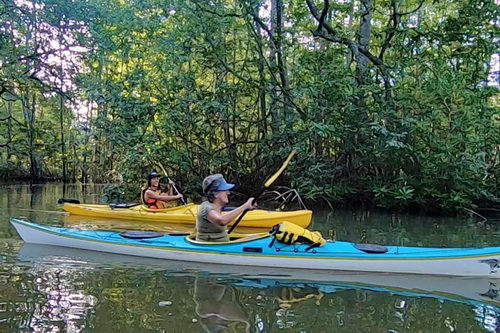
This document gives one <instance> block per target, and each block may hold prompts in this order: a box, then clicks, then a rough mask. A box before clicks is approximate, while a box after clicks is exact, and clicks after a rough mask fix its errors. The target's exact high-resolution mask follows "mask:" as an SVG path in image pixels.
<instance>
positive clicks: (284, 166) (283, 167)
mask: <svg viewBox="0 0 500 333" xmlns="http://www.w3.org/2000/svg"><path fill="white" fill-rule="evenodd" d="M296 153H297V151H296V150H292V152H291V153H290V155H288V157H287V159H286V160H285V163H283V165H282V166H281V168H280V169H279V170H278V171H276V173H275V174H274V175H272V176H271V178H269V179H268V180H267V181H266V183H265V184H264V187H265V188H268V187H269V186H271V185H272V184H273V183H274V181H275V180H276V179H277V178H278V177H279V176H280V175H281V173H282V172H283V170H285V169H286V167H287V166H288V164H289V163H290V161H291V160H292V157H293V156H294V155H295V154H296Z"/></svg>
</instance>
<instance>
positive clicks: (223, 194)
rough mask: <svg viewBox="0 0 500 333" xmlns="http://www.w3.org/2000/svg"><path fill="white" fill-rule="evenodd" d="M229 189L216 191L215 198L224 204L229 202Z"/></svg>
mask: <svg viewBox="0 0 500 333" xmlns="http://www.w3.org/2000/svg"><path fill="white" fill-rule="evenodd" d="M230 194H231V192H229V191H217V192H216V193H215V199H216V200H219V201H220V203H221V204H222V205H227V204H228V203H229V195H230Z"/></svg>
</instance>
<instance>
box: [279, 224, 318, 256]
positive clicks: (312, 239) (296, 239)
mask: <svg viewBox="0 0 500 333" xmlns="http://www.w3.org/2000/svg"><path fill="white" fill-rule="evenodd" d="M269 233H270V234H271V235H273V236H274V239H275V240H278V241H279V242H282V243H285V244H309V245H310V246H309V247H308V248H307V249H306V251H309V250H310V249H312V248H314V247H321V246H323V245H325V244H326V240H325V239H324V238H323V236H322V235H321V233H320V232H319V231H310V230H307V229H304V228H302V227H301V226H298V225H296V224H294V223H291V222H287V221H284V222H281V223H280V224H276V225H275V226H274V227H272V229H271V230H270V231H269ZM273 243H274V240H273V242H272V243H271V245H272V244H273Z"/></svg>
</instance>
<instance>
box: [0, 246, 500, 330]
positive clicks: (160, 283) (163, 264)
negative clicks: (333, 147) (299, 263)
mask: <svg viewBox="0 0 500 333" xmlns="http://www.w3.org/2000/svg"><path fill="white" fill-rule="evenodd" d="M0 250H1V251H2V252H3V253H8V255H6V256H4V258H8V259H7V260H4V261H2V265H1V267H0V331H1V332H12V331H16V330H17V331H31V332H56V331H65V332H110V331H116V332H138V331H140V332H149V331H151V332H190V333H191V332H205V333H206V332H252V333H254V332H268V333H277V332H311V333H313V332H331V331H339V332H353V331H359V332H368V331H373V332H390V331H391V330H392V332H399V333H403V332H413V331H422V332H445V331H453V330H455V331H467V332H494V331H496V330H498V320H497V318H498V316H499V314H500V310H499V309H500V300H499V299H498V287H497V285H496V281H494V280H493V281H490V280H488V279H460V278H458V279H457V278H444V277H432V276H427V277H424V276H416V277H415V276H398V275H387V274H341V273H335V274H333V273H331V272H330V273H325V272H318V271H316V272H311V271H308V270H306V269H302V270H283V269H262V268H259V269H256V268H249V267H236V266H222V265H202V264H191V263H185V262H180V261H179V262H175V261H165V260H156V259H147V258H136V257H129V256H121V255H113V254H106V253H98V252H93V251H84V250H76V249H66V248H61V247H53V246H41V245H32V244H25V245H23V246H22V247H21V249H20V250H18V248H16V246H11V247H9V248H7V249H5V248H0ZM9 253H10V254H9Z"/></svg>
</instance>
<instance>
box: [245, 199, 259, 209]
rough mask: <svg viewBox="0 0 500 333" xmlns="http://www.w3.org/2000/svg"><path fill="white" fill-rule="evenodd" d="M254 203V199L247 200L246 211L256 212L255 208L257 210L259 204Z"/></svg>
mask: <svg viewBox="0 0 500 333" xmlns="http://www.w3.org/2000/svg"><path fill="white" fill-rule="evenodd" d="M253 201H254V198H250V199H248V200H247V202H245V209H247V210H254V209H255V208H257V203H255V204H254V203H253Z"/></svg>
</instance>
